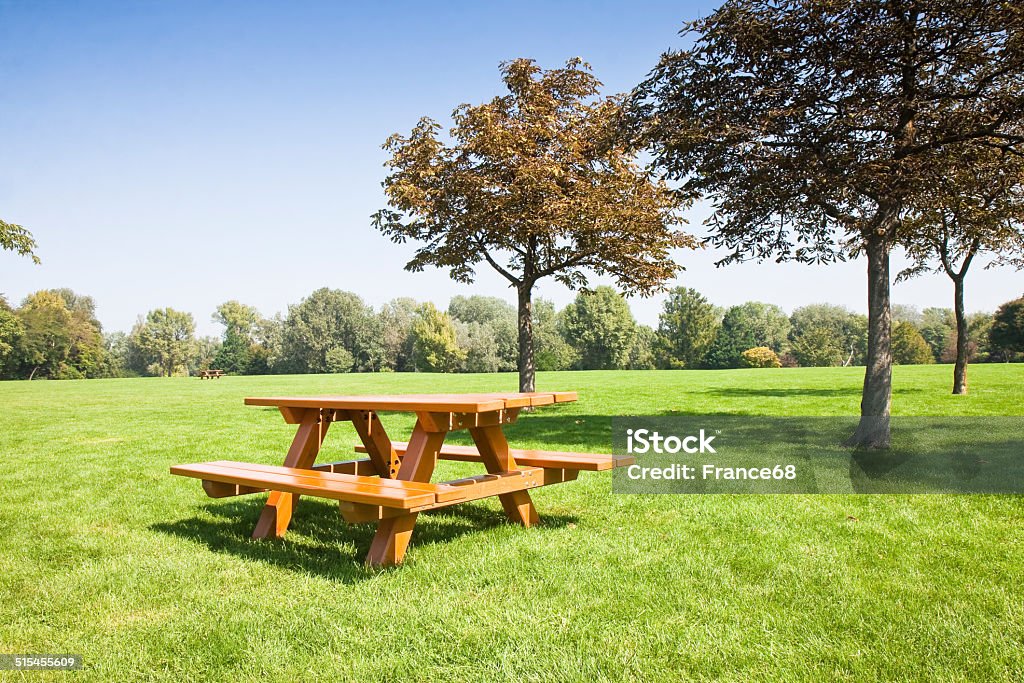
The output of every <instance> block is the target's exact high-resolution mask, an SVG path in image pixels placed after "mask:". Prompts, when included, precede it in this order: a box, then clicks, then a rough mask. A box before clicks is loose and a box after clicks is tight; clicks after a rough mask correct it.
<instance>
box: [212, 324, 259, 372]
mask: <svg viewBox="0 0 1024 683" xmlns="http://www.w3.org/2000/svg"><path fill="white" fill-rule="evenodd" d="M252 361H253V344H252V341H251V340H250V339H249V338H248V336H246V335H244V334H242V333H241V332H240V331H238V330H237V329H236V328H232V327H229V328H228V329H227V330H225V332H224V340H223V341H222V342H221V343H220V344H219V345H218V346H217V352H216V354H214V356H213V358H212V360H211V362H210V366H211V367H212V368H216V369H218V370H223V371H224V372H228V373H236V374H244V373H246V372H248V370H249V367H250V365H251V364H252Z"/></svg>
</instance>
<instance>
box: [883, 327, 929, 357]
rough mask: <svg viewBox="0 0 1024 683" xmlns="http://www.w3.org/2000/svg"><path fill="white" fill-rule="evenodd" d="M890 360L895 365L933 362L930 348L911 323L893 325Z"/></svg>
mask: <svg viewBox="0 0 1024 683" xmlns="http://www.w3.org/2000/svg"><path fill="white" fill-rule="evenodd" d="M892 362H893V363H895V364H896V365H929V364H932V363H934V362H935V356H934V355H932V348H931V347H930V346H928V342H926V341H925V340H924V337H922V336H921V333H920V332H918V330H917V328H916V327H914V325H913V324H912V323H907V322H902V323H896V324H895V325H893V328H892Z"/></svg>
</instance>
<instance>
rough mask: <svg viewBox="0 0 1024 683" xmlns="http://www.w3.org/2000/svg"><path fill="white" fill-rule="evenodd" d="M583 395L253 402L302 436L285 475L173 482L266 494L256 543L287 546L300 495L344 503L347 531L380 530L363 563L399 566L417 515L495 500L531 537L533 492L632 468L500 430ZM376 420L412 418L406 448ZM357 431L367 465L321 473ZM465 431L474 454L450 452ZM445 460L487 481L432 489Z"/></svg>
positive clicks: (245, 473) (231, 465) (280, 471)
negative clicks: (335, 435) (325, 447)
mask: <svg viewBox="0 0 1024 683" xmlns="http://www.w3.org/2000/svg"><path fill="white" fill-rule="evenodd" d="M576 398H577V396H576V392H571V391H554V392H536V393H490V394H403V395H382V396H314V397H267V398H247V399H245V403H246V404H247V405H250V406H271V407H276V408H277V409H278V410H279V411H280V413H281V415H282V416H283V417H284V420H285V422H286V423H288V424H293V425H297V426H298V429H297V432H296V434H295V438H294V439H293V440H292V444H291V447H290V448H289V450H288V453H287V455H286V456H285V458H284V463H283V465H282V466H275V465H260V464H255V463H248V462H235V461H229V460H218V461H213V462H206V463H197V464H190V465H177V466H174V467H172V468H171V474H177V475H182V476H186V477H194V478H197V479H201V480H202V481H203V489H204V490H205V491H206V494H207V495H209V496H210V497H212V498H224V497H228V496H238V495H247V494H255V493H260V492H264V491H269V492H270V493H269V496H268V497H267V502H266V505H265V506H264V507H263V511H262V513H261V514H260V518H259V520H258V521H257V523H256V528H255V530H254V531H253V534H252V535H253V538H271V537H275V538H280V537H283V536H284V534H285V532H286V531H287V529H288V525H289V523H290V522H291V517H292V511H293V509H294V508H295V504H296V503H297V501H298V499H299V496H300V495H307V496H316V497H322V498H328V499H333V500H337V501H338V504H339V507H340V509H341V515H342V517H343V518H344V519H345V521H347V522H349V523H366V522H375V523H376V524H377V532H376V534H375V535H374V538H373V542H372V543H371V545H370V551H369V553H368V554H367V557H366V562H367V564H369V565H371V566H386V565H395V564H400V563H401V562H402V558H403V557H404V555H405V551H406V548H407V547H408V545H409V540H410V538H411V536H412V531H413V527H414V526H415V524H416V519H417V516H418V515H419V513H420V512H426V511H428V510H436V509H438V508H443V507H447V506H449V505H455V504H457V503H464V502H468V501H472V500H479V499H481V498H487V497H490V496H498V499H499V500H500V501H501V505H502V507H503V508H504V510H505V514H506V515H507V516H508V518H509V519H510V520H512V521H513V522H515V523H518V524H522V525H523V526H526V527H529V526H532V525H534V524H536V523H537V521H538V516H537V510H536V508H535V507H534V505H533V500H532V499H531V498H530V494H529V490H530V489H534V488H539V487H541V486H548V485H550V484H559V483H562V482H566V481H571V480H573V479H576V477H577V476H578V475H579V473H580V471H583V470H593V471H600V470H608V469H611V468H613V467H619V466H624V465H629V464H632V462H633V458H631V457H624V456H613V455H599V454H592V453H567V452H560V451H539V450H516V449H512V448H510V447H509V444H508V442H507V441H506V439H505V434H504V431H503V428H504V427H505V425H509V424H512V423H514V422H515V421H516V420H517V419H518V418H519V415H520V412H521V411H522V410H523V409H524V408H535V407H540V406H546V405H551V404H555V403H565V402H569V401H575V400H576ZM379 412H411V413H414V414H415V415H416V425H415V427H414V428H413V430H412V435H411V436H410V437H409V441H408V442H394V441H392V440H391V439H390V437H389V436H388V434H387V433H386V432H385V430H384V426H383V424H382V423H381V421H380V418H379V416H378V413H379ZM339 421H348V422H351V423H352V425H353V427H354V428H355V430H356V433H357V434H358V435H359V440H360V442H361V443H360V444H359V445H358V446H357V447H356V450H357V452H362V453H365V454H366V456H367V457H365V458H359V459H353V460H345V461H342V462H331V463H319V464H318V463H316V457H317V454H318V453H319V451H320V446H321V444H322V443H323V441H324V437H325V436H326V435H327V430H328V429H329V428H330V426H331V424H333V423H335V422H339ZM460 430H468V431H469V433H470V435H471V436H472V438H473V442H474V444H475V446H446V445H444V439H445V436H446V435H447V434H448V433H449V432H454V431H460ZM438 460H459V461H466V462H478V463H481V464H482V465H483V466H484V468H485V469H486V473H484V474H480V475H477V476H471V477H465V478H461V479H456V480H453V481H445V482H439V483H432V482H431V477H432V475H433V473H434V467H435V465H436V464H437V461H438Z"/></svg>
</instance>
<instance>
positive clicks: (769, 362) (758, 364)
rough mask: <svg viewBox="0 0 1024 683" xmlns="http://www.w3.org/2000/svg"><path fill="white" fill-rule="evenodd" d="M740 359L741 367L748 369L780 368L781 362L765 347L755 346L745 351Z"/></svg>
mask: <svg viewBox="0 0 1024 683" xmlns="http://www.w3.org/2000/svg"><path fill="white" fill-rule="evenodd" d="M740 357H741V358H742V359H743V365H744V366H745V367H748V368H781V367H782V361H780V360H779V357H778V355H776V353H775V352H774V351H772V350H771V349H769V348H768V347H767V346H755V347H754V348H752V349H747V350H746V351H744V352H743V353H742V354H740Z"/></svg>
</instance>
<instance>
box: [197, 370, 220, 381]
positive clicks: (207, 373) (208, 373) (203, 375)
mask: <svg viewBox="0 0 1024 683" xmlns="http://www.w3.org/2000/svg"><path fill="white" fill-rule="evenodd" d="M223 376H224V371H223V370H200V371H199V373H198V377H199V379H218V378H220V377H223Z"/></svg>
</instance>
